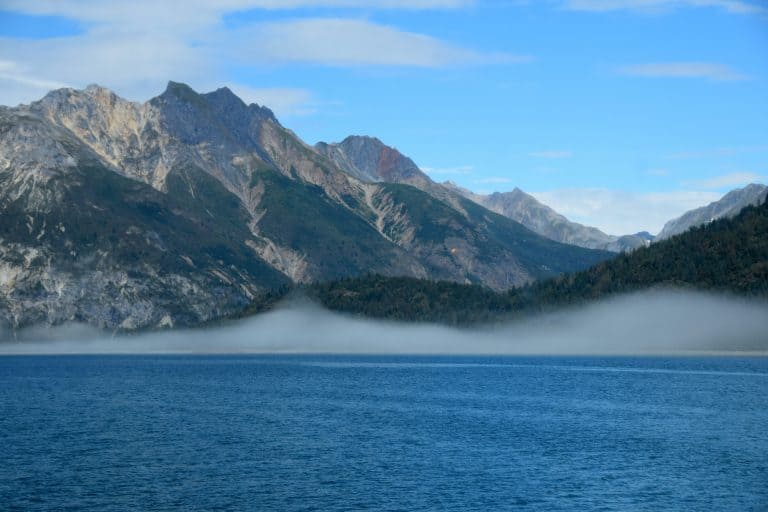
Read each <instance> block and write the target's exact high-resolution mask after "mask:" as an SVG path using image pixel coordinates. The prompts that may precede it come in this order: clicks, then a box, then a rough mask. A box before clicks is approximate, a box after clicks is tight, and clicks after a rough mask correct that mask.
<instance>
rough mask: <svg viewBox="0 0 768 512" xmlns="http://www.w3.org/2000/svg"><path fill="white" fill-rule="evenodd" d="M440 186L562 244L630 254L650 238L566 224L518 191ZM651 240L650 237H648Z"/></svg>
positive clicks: (553, 212) (558, 215)
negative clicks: (615, 233)
mask: <svg viewBox="0 0 768 512" xmlns="http://www.w3.org/2000/svg"><path fill="white" fill-rule="evenodd" d="M443 185H445V186H447V187H449V188H451V189H453V190H456V191H458V192H459V193H461V194H463V195H464V196H465V197H468V198H469V199H472V200H473V201H475V202H476V203H478V204H480V205H483V206H485V207H486V208H488V209H489V210H491V211H494V212H496V213H498V214H501V215H504V216H505V217H509V218H510V219H512V220H515V221H517V222H519V223H521V224H522V225H524V226H525V227H527V228H529V229H532V230H533V231H535V232H536V233H538V234H540V235H543V236H546V237H547V238H550V239H552V240H556V241H558V242H562V243H564V244H573V245H578V246H579V247H587V248H589V249H601V250H605V251H611V252H622V251H631V250H633V249H637V248H638V247H644V246H645V245H647V242H648V241H649V239H648V238H647V237H642V236H638V235H625V236H614V235H607V234H605V233H603V232H602V231H600V230H599V229H597V228H593V227H589V226H584V225H582V224H579V223H577V222H572V221H569V220H568V219H567V218H565V216H563V215H561V214H559V213H557V212H556V211H555V210H553V209H552V208H550V207H549V206H547V205H545V204H543V203H541V202H540V201H538V200H537V199H536V198H534V197H533V196H532V195H530V194H526V193H525V192H523V191H522V190H520V189H519V188H515V189H514V190H512V191H511V192H493V193H492V194H487V195H483V194H476V193H474V192H471V191H469V190H467V189H464V188H461V187H459V186H457V185H456V184H455V183H452V182H450V181H447V182H445V183H443ZM651 239H652V238H651Z"/></svg>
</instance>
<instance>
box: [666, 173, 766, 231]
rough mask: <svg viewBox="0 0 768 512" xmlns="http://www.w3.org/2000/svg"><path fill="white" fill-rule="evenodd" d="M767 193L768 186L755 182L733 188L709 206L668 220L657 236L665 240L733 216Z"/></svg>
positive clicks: (757, 201) (759, 200) (760, 200)
mask: <svg viewBox="0 0 768 512" xmlns="http://www.w3.org/2000/svg"><path fill="white" fill-rule="evenodd" d="M767 195H768V187H766V186H765V185H758V184H755V183H752V184H751V185H747V186H746V187H744V188H739V189H736V190H732V191H730V192H728V193H727V194H725V195H724V196H723V197H722V198H721V199H719V200H717V201H715V202H713V203H710V204H708V205H707V206H703V207H701V208H696V209H695V210H691V211H689V212H686V213H684V214H683V215H681V216H680V217H678V218H676V219H673V220H671V221H669V222H667V223H666V224H664V227H663V228H662V230H661V231H660V232H659V234H658V235H657V237H656V238H657V239H658V240H664V239H666V238H669V237H672V236H675V235H678V234H680V233H683V232H684V231H687V230H689V229H690V228H692V227H694V226H700V225H702V224H706V223H707V222H712V221H713V220H715V219H720V218H723V217H733V216H735V215H737V214H738V213H739V212H740V211H741V210H742V209H743V208H744V207H745V206H749V205H755V204H758V203H760V202H762V201H764V200H765V198H766V196H767Z"/></svg>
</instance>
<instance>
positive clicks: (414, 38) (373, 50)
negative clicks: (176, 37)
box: [237, 18, 530, 67]
mask: <svg viewBox="0 0 768 512" xmlns="http://www.w3.org/2000/svg"><path fill="white" fill-rule="evenodd" d="M237 40H238V41H240V45H241V46H240V50H241V55H242V56H243V57H244V58H246V59H253V58H256V59H264V60H267V61H272V62H277V63H284V62H308V63H318V64H324V65H331V66H371V65H374V66H418V67H443V66H449V65H455V64H490V63H510V62H524V61H527V60H530V59H529V58H528V57H523V56H514V55H507V54H486V53H480V52H475V51H472V50H468V49H465V48H460V47H456V46H453V45H450V44H448V43H445V42H443V41H440V40H438V39H435V38H433V37H429V36H426V35H423V34H417V33H412V32H403V31H400V30H397V29H396V28H393V27H388V26H383V25H377V24H375V23H371V22H368V21H364V20H356V19H345V18H315V19H302V20H294V21H285V22H275V23H264V24H261V25H258V26H257V27H256V28H255V29H254V28H252V27H249V28H248V29H246V31H245V32H244V33H242V34H240V35H239V36H238V37H237Z"/></svg>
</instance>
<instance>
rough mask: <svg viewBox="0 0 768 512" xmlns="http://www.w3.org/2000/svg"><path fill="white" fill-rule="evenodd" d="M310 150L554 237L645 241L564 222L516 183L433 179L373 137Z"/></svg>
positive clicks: (601, 245) (594, 242)
mask: <svg viewBox="0 0 768 512" xmlns="http://www.w3.org/2000/svg"><path fill="white" fill-rule="evenodd" d="M315 149H316V150H317V151H318V152H319V153H320V154H322V155H324V156H326V157H328V158H329V159H331V160H333V161H334V162H335V163H336V164H337V165H338V166H339V167H340V168H341V169H342V170H344V171H345V172H347V173H348V174H350V175H351V176H355V177H357V178H359V179H361V180H363V181H369V182H374V183H376V182H385V183H401V184H407V185H412V186H414V187H416V188H418V189H420V190H423V191H425V192H427V193H428V194H430V195H431V196H433V197H435V198H437V199H439V200H441V201H444V202H446V203H448V204H450V205H451V206H453V207H454V208H455V209H457V210H461V211H463V206H462V205H463V204H464V203H463V201H460V200H459V198H460V197H463V198H466V199H469V200H471V201H473V202H475V203H477V204H479V205H481V206H483V207H485V208H488V209H489V210H491V211H493V212H495V213H498V214H500V215H503V216H504V217H507V218H509V219H512V220H514V221H515V222H519V223H520V224H522V225H523V226H525V227H527V228H528V229H530V230H532V231H533V232H535V233H538V234H539V235H542V236H545V237H547V238H549V239H550V240H554V241H556V242H560V243H564V244H570V245H577V246H579V247H585V248H589V249H599V250H605V251H611V252H621V251H625V250H631V249H636V248H637V247H643V246H645V245H646V241H645V240H643V239H642V238H640V237H638V236H633V235H628V236H622V237H618V236H611V235H606V234H605V233H603V232H602V231H600V230H598V229H597V228H590V227H587V226H582V225H581V224H577V223H575V222H570V221H569V220H568V219H566V218H565V217H563V216H562V215H560V214H558V213H557V212H555V211H554V210H552V209H551V208H549V207H548V206H546V205H544V204H542V203H540V202H539V201H537V200H536V199H534V198H533V197H532V196H530V195H529V194H526V193H525V192H523V191H522V190H520V189H517V188H516V189H515V190H513V191H512V192H504V193H499V192H495V193H493V194H490V195H481V194H475V193H473V192H470V191H469V190H466V189H464V188H461V187H458V186H457V185H455V184H454V183H451V182H445V183H442V184H439V183H435V182H434V181H432V179H431V178H430V177H429V176H427V175H426V174H425V173H424V172H422V171H421V170H420V169H419V168H418V166H417V165H416V164H415V163H414V162H413V160H411V159H410V158H408V157H406V156H404V155H403V154H401V153H400V152H399V151H398V150H397V149H395V148H392V147H390V146H387V145H385V144H384V143H383V142H381V141H380V140H379V139H377V138H374V137H365V136H357V135H352V136H349V137H347V138H346V139H344V140H343V141H341V142H339V143H325V142H319V143H317V144H316V145H315Z"/></svg>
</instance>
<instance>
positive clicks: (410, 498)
mask: <svg viewBox="0 0 768 512" xmlns="http://www.w3.org/2000/svg"><path fill="white" fill-rule="evenodd" d="M766 432H768V360H767V359H760V358H754V359H747V358H702V359H683V358H668V359H651V358H606V359H600V358H521V357H510V358H469V357H451V358H436V357H335V356H312V357H309V356H305V357H298V356H297V357H284V356H279V357H278V356H271V357H270V356H246V357H242V356H57V357H44V356H34V357H0V509H3V510H82V509H94V510H126V509H129V508H135V509H143V510H185V511H186V510H266V511H269V510H280V511H282V510H322V511H334V510H456V511H459V510H462V511H463V510H482V511H487V510H508V509H514V510H580V511H581V510H604V511H609V510H649V511H651V510H652V511H657V510H707V511H709V510H729V511H730V510H738V511H743V510H768V435H767V434H766Z"/></svg>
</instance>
